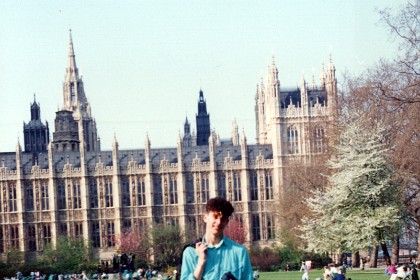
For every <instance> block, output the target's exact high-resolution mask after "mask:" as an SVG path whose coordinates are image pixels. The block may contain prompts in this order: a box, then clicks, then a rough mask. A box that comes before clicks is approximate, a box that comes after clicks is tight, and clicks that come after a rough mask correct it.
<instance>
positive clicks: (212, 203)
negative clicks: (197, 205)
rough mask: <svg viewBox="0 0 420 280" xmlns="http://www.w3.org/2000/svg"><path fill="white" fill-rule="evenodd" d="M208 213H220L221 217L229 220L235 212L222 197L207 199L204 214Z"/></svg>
mask: <svg viewBox="0 0 420 280" xmlns="http://www.w3.org/2000/svg"><path fill="white" fill-rule="evenodd" d="M210 211H215V212H222V215H223V217H226V218H229V217H230V215H232V213H233V212H234V211H235V210H234V209H233V206H232V204H231V203H230V202H229V201H227V200H226V199H225V198H224V197H214V198H211V199H209V201H207V204H206V212H207V213H208V212H210Z"/></svg>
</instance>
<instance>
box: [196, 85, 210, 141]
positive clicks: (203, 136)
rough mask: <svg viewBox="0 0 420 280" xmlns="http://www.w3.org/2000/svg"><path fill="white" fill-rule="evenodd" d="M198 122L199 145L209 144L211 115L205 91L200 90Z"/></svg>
mask: <svg viewBox="0 0 420 280" xmlns="http://www.w3.org/2000/svg"><path fill="white" fill-rule="evenodd" d="M195 119H196V124H197V146H201V145H208V144H209V137H210V115H209V114H208V113H207V105H206V100H205V99H204V94H203V91H202V90H200V94H199V98H198V113H197V115H196V118H195Z"/></svg>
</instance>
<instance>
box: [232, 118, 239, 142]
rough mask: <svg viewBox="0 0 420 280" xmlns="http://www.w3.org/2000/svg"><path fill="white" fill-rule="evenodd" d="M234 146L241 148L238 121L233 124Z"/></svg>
mask: <svg viewBox="0 0 420 280" xmlns="http://www.w3.org/2000/svg"><path fill="white" fill-rule="evenodd" d="M232 145H233V146H239V132H238V124H237V123H236V119H235V120H233V122H232Z"/></svg>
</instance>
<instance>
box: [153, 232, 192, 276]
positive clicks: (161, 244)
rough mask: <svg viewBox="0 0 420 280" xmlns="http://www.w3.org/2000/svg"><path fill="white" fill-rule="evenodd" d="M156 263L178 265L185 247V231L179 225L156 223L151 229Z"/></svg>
mask: <svg viewBox="0 0 420 280" xmlns="http://www.w3.org/2000/svg"><path fill="white" fill-rule="evenodd" d="M151 237H152V240H153V243H152V244H153V245H152V247H153V253H154V257H155V263H156V265H158V266H160V267H165V268H166V267H168V266H176V265H177V264H178V263H179V262H180V258H181V253H182V249H183V247H184V245H185V244H184V241H183V240H185V238H184V233H183V232H182V230H181V228H180V227H179V226H178V225H165V224H156V225H154V227H153V229H152V231H151Z"/></svg>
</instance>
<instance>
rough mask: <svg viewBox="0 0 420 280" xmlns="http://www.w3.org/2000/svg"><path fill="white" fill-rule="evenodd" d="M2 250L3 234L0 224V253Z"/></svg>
mask: <svg viewBox="0 0 420 280" xmlns="http://www.w3.org/2000/svg"><path fill="white" fill-rule="evenodd" d="M3 252H4V236H3V228H2V227H1V226H0V253H3Z"/></svg>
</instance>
